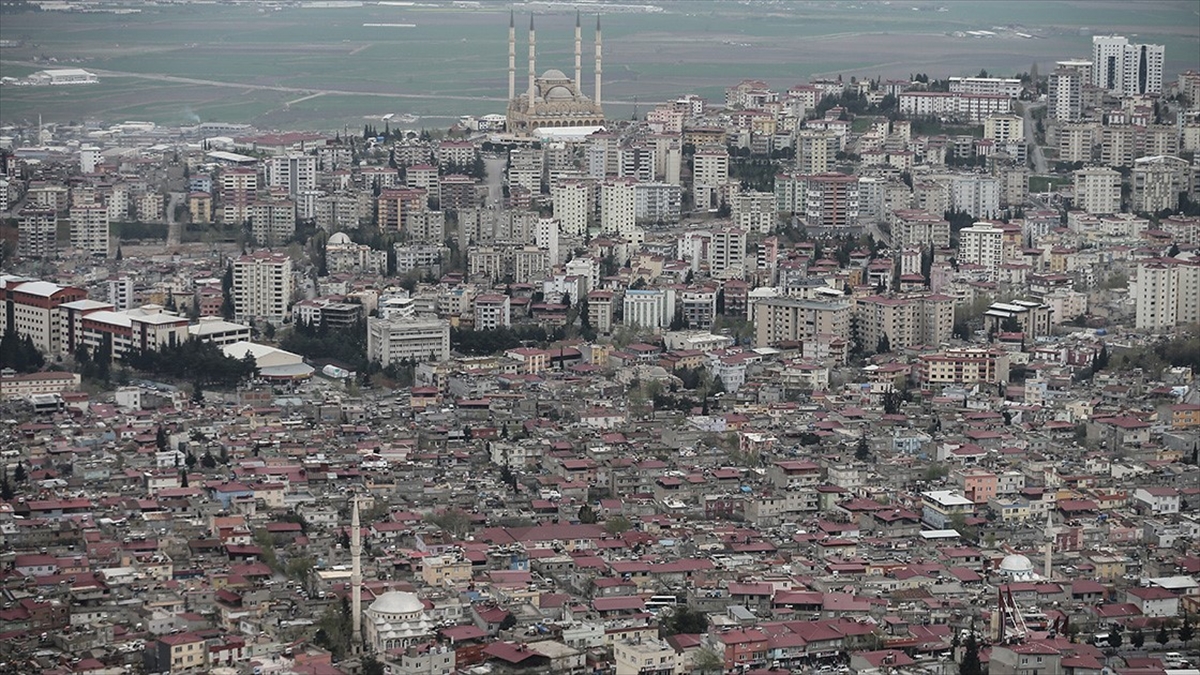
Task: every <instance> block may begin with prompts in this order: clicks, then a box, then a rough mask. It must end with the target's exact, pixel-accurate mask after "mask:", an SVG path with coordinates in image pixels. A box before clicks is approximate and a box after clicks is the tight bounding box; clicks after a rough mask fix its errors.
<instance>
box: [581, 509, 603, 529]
mask: <svg viewBox="0 0 1200 675" xmlns="http://www.w3.org/2000/svg"><path fill="white" fill-rule="evenodd" d="M598 521H599V518H598V517H597V516H596V510H595V509H593V508H592V507H591V505H590V504H584V505H583V506H581V507H579V522H581V523H585V524H588V525H590V524H592V523H595V522H598Z"/></svg>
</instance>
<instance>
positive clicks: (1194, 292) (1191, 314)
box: [1130, 258, 1200, 330]
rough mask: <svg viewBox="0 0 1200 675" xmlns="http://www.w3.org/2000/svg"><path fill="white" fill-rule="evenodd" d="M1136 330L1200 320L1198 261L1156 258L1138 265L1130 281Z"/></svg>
mask: <svg viewBox="0 0 1200 675" xmlns="http://www.w3.org/2000/svg"><path fill="white" fill-rule="evenodd" d="M1130 291H1131V292H1132V293H1133V296H1134V302H1135V306H1136V318H1135V323H1134V325H1135V326H1136V327H1137V328H1138V329H1139V330H1163V329H1168V328H1171V327H1173V326H1177V325H1181V324H1191V323H1195V322H1197V321H1200V261H1196V260H1186V261H1185V260H1180V259H1176V258H1159V259H1156V260H1149V261H1146V262H1143V263H1142V264H1140V265H1138V271H1137V279H1135V280H1134V281H1132V282H1131V283H1130Z"/></svg>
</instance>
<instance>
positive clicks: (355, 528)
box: [350, 495, 362, 647]
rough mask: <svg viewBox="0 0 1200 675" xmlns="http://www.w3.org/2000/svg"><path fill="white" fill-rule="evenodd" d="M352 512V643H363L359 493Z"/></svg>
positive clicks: (355, 496)
mask: <svg viewBox="0 0 1200 675" xmlns="http://www.w3.org/2000/svg"><path fill="white" fill-rule="evenodd" d="M351 500H352V503H353V508H352V509H351V512H350V613H351V618H352V625H353V627H354V628H353V630H354V632H353V633H351V635H352V637H351V638H350V644H352V645H354V646H355V647H358V646H360V645H361V644H362V528H361V527H359V524H358V495H354V496H353V497H351Z"/></svg>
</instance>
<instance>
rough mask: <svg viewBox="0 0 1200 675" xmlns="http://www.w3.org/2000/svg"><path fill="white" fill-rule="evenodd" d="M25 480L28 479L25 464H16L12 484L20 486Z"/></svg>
mask: <svg viewBox="0 0 1200 675" xmlns="http://www.w3.org/2000/svg"><path fill="white" fill-rule="evenodd" d="M26 478H28V474H26V472H25V464H23V463H22V462H17V468H16V469H13V482H14V483H16V484H17V485H20V484H21V483H24V482H25V479H26Z"/></svg>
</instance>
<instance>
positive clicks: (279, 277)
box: [233, 250, 293, 324]
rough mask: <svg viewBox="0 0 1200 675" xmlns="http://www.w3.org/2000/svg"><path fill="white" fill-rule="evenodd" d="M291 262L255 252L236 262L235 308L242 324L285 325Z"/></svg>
mask: <svg viewBox="0 0 1200 675" xmlns="http://www.w3.org/2000/svg"><path fill="white" fill-rule="evenodd" d="M292 290H293V280H292V259H291V258H289V257H288V256H287V255H286V254H283V253H274V252H272V251H269V250H263V251H256V252H254V253H250V254H247V255H244V256H241V257H240V258H238V259H237V260H234V261H233V307H234V316H235V317H236V320H237V321H239V322H243V323H244V322H250V321H255V320H258V321H269V322H271V323H275V324H278V323H282V322H283V321H284V319H285V318H286V317H287V316H288V306H289V304H290V303H291V300H292Z"/></svg>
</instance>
